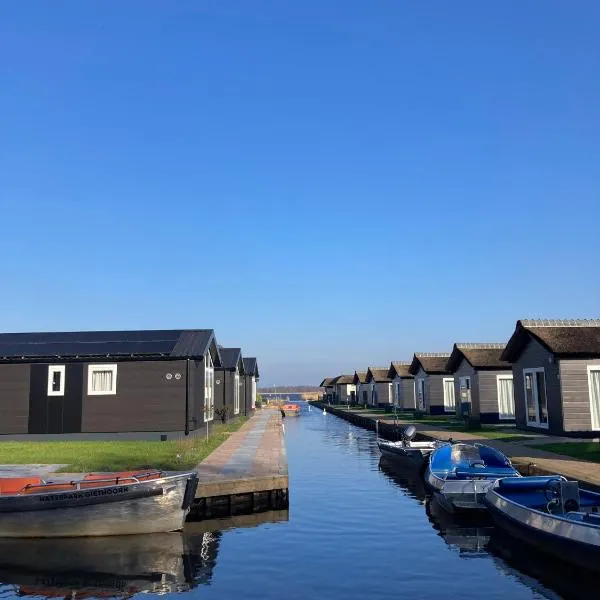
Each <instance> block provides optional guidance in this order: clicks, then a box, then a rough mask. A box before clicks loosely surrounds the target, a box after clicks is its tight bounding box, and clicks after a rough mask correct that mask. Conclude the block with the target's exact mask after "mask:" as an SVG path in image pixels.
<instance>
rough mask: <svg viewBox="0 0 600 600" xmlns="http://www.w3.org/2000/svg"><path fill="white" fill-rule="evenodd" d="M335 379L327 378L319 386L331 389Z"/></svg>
mask: <svg viewBox="0 0 600 600" xmlns="http://www.w3.org/2000/svg"><path fill="white" fill-rule="evenodd" d="M335 379H336V378H335V377H325V379H323V381H321V383H320V384H319V387H330V386H332V385H333V382H334V381H335Z"/></svg>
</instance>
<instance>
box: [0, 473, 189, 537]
mask: <svg viewBox="0 0 600 600" xmlns="http://www.w3.org/2000/svg"><path fill="white" fill-rule="evenodd" d="M197 485H198V476H197V475H196V473H193V472H192V473H181V472H172V473H164V472H161V471H129V472H121V473H88V474H87V475H85V476H84V477H82V478H81V479H77V480H70V481H65V480H60V479H58V480H56V481H45V480H43V479H41V478H39V477H4V478H0V537H14V538H37V537H85V536H105V535H129V534H137V533H162V532H169V531H177V530H179V529H181V528H182V527H183V523H184V521H185V517H186V515H187V513H188V511H189V509H190V506H191V504H192V502H193V500H194V497H195V495H196V488H197Z"/></svg>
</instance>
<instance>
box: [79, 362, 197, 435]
mask: <svg viewBox="0 0 600 600" xmlns="http://www.w3.org/2000/svg"><path fill="white" fill-rule="evenodd" d="M92 364H97V363H92ZM109 364H114V363H109ZM168 373H170V374H171V375H172V377H171V378H170V379H167V374H168ZM177 374H179V375H180V378H179V379H178V378H177ZM87 382H88V363H85V364H84V369H83V416H82V431H83V432H90V433H91V432H117V431H182V430H183V429H184V427H185V398H186V384H187V382H186V361H185V360H177V361H139V362H136V361H133V362H121V363H118V369H117V393H116V394H114V395H102V396H88V395H87V385H88V383H87Z"/></svg>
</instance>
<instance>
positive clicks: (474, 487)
mask: <svg viewBox="0 0 600 600" xmlns="http://www.w3.org/2000/svg"><path fill="white" fill-rule="evenodd" d="M494 481H495V480H494V479H462V480H452V479H450V480H449V479H441V478H440V477H437V476H436V475H435V473H432V472H431V469H429V468H427V470H426V471H425V483H426V484H427V487H428V488H429V490H430V491H431V492H433V493H434V494H435V496H436V499H437V500H438V502H439V503H440V505H441V506H442V507H443V508H444V509H446V510H447V511H448V512H461V511H472V510H485V508H486V506H485V502H484V500H485V495H486V493H487V491H488V490H489V489H490V488H491V487H492V486H493V484H494Z"/></svg>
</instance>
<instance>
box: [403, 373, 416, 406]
mask: <svg viewBox="0 0 600 600" xmlns="http://www.w3.org/2000/svg"><path fill="white" fill-rule="evenodd" d="M400 406H401V407H402V408H403V409H405V410H414V409H415V408H416V405H415V380H414V379H407V378H404V379H401V380H400Z"/></svg>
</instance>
